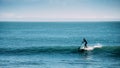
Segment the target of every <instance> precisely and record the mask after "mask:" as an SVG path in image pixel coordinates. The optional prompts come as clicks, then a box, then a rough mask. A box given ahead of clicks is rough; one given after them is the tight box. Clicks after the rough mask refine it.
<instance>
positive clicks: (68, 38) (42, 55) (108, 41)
mask: <svg viewBox="0 0 120 68" xmlns="http://www.w3.org/2000/svg"><path fill="white" fill-rule="evenodd" d="M83 38H86V40H87V41H88V46H91V47H92V46H102V47H101V48H96V49H93V50H91V51H85V52H79V51H78V48H79V47H80V46H81V45H82V44H81V42H82V39H83ZM0 68H120V22H0Z"/></svg>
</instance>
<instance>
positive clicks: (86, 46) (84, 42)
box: [82, 38, 87, 48]
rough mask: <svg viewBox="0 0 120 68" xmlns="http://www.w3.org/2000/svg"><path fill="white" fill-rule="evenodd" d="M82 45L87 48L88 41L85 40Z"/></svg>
mask: <svg viewBox="0 0 120 68" xmlns="http://www.w3.org/2000/svg"><path fill="white" fill-rule="evenodd" d="M82 43H85V45H84V46H85V47H86V48H87V41H86V39H85V38H84V39H83V42H82Z"/></svg>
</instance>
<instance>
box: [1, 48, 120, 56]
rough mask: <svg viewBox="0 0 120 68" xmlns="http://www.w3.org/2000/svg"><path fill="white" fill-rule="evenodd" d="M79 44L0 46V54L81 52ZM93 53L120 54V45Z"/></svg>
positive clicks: (93, 51)
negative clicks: (22, 46)
mask: <svg viewBox="0 0 120 68" xmlns="http://www.w3.org/2000/svg"><path fill="white" fill-rule="evenodd" d="M78 48H79V46H42V47H24V48H0V55H2V54H4V55H11V54H14V55H27V54H40V53H44V54H49V53H58V54H59V53H65V54H68V53H71V54H72V53H81V52H79V51H78ZM91 52H92V53H93V54H103V55H104V54H108V55H118V56H119V55H120V46H103V47H102V48H95V49H93V50H92V51H91ZM119 57H120V56H119Z"/></svg>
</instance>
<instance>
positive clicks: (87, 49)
mask: <svg viewBox="0 0 120 68" xmlns="http://www.w3.org/2000/svg"><path fill="white" fill-rule="evenodd" d="M95 48H102V46H98V45H96V46H89V47H87V48H85V47H83V46H82V47H79V51H91V50H94V49H95Z"/></svg>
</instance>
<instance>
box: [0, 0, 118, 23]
mask: <svg viewBox="0 0 120 68" xmlns="http://www.w3.org/2000/svg"><path fill="white" fill-rule="evenodd" d="M89 20H90V21H96V20H98V21H99V20H100V21H104V20H120V0H0V21H89Z"/></svg>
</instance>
